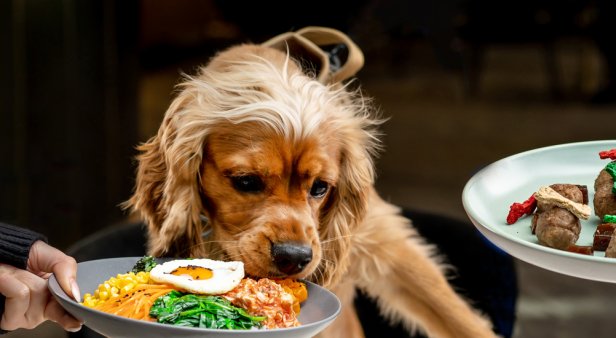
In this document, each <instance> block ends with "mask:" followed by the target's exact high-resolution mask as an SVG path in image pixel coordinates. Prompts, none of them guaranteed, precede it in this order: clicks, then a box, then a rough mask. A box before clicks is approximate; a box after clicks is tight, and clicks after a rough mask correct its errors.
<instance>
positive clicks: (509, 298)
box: [67, 210, 518, 338]
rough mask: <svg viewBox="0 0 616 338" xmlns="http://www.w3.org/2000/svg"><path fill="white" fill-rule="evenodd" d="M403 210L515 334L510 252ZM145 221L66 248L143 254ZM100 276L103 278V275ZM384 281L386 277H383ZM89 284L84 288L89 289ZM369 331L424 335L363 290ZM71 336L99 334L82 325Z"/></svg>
mask: <svg viewBox="0 0 616 338" xmlns="http://www.w3.org/2000/svg"><path fill="white" fill-rule="evenodd" d="M404 215H405V216H406V217H409V218H410V219H412V220H413V224H414V226H415V227H416V228H417V229H418V231H419V233H420V234H421V235H422V236H424V237H425V238H426V239H427V240H428V242H431V243H433V244H435V245H437V247H438V249H439V250H440V252H441V253H442V254H443V255H444V256H445V262H446V263H448V264H451V265H452V266H453V267H454V268H455V274H454V275H453V276H451V282H452V284H453V285H454V287H455V289H456V290H457V291H458V292H460V293H461V294H462V295H463V296H464V297H466V298H467V299H469V300H470V301H471V302H473V304H474V305H475V306H476V307H477V308H478V309H479V310H480V311H482V312H483V313H485V314H486V315H488V316H489V317H490V319H491V320H492V322H493V323H494V326H495V330H496V332H497V333H498V334H500V335H501V336H502V337H504V338H509V337H511V336H512V333H513V327H514V323H515V307H516V299H517V294H518V288H517V276H516V272H515V265H514V261H513V259H512V257H511V256H509V255H508V254H506V253H504V252H502V251H501V250H500V249H498V248H496V247H494V246H493V245H492V244H491V243H489V242H487V240H486V239H485V238H484V237H483V236H482V235H481V234H480V233H479V232H478V231H477V230H476V229H475V228H474V227H473V226H472V225H471V224H470V223H468V222H462V221H459V220H455V219H452V218H448V217H443V216H440V215H434V214H430V213H425V212H420V211H411V210H405V211H404ZM145 229H146V228H145V225H144V224H143V223H138V222H137V223H125V224H119V225H114V226H110V227H108V228H106V229H103V230H101V231H99V232H97V233H94V234H92V235H91V236H88V237H86V238H84V239H82V240H80V241H79V242H77V243H75V244H74V245H73V246H71V247H70V248H69V249H68V250H67V254H69V255H71V256H73V257H74V258H75V259H76V260H77V261H78V262H82V261H87V260H94V259H102V258H111V257H140V256H143V255H145V253H146V246H145V243H146V232H145ZM101 282H102V281H101ZM384 283H386V281H384ZM88 291H91V290H82V292H84V293H85V292H88ZM355 306H356V308H357V311H358V314H359V317H360V321H361V323H362V324H363V326H364V330H365V332H366V337H367V338H370V337H390V338H404V337H409V338H411V337H412V338H420V337H423V336H422V335H420V334H417V335H409V334H408V333H406V331H404V329H403V328H402V327H401V326H399V325H391V324H390V323H389V322H388V321H387V320H385V319H383V318H382V317H381V316H380V315H379V312H378V308H377V306H376V304H375V303H374V302H373V301H372V300H371V299H369V298H368V297H366V296H365V295H363V294H361V293H359V294H358V297H357V299H356V301H355ZM69 337H71V338H100V337H103V336H101V335H99V334H98V333H96V332H94V331H92V330H90V329H89V328H88V327H86V326H84V327H83V329H82V330H81V331H79V332H77V333H70V334H69Z"/></svg>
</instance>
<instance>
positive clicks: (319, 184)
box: [310, 178, 329, 198]
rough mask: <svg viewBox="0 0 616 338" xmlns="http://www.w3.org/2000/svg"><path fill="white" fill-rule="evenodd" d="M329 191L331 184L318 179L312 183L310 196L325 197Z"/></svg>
mask: <svg viewBox="0 0 616 338" xmlns="http://www.w3.org/2000/svg"><path fill="white" fill-rule="evenodd" d="M327 189H329V184H327V182H323V181H321V180H320V179H318V178H317V179H316V180H314V182H313V183H312V187H310V196H312V197H316V198H320V197H323V196H325V193H327Z"/></svg>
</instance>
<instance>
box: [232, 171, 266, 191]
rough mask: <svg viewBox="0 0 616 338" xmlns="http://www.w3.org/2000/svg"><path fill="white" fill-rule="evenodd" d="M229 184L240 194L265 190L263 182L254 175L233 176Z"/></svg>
mask: <svg viewBox="0 0 616 338" xmlns="http://www.w3.org/2000/svg"><path fill="white" fill-rule="evenodd" d="M231 182H233V187H234V188H235V190H237V191H241V192H261V191H263V189H265V184H264V183H263V180H262V179H261V177H259V176H256V175H245V176H234V177H231Z"/></svg>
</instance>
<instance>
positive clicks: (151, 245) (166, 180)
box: [123, 88, 205, 257]
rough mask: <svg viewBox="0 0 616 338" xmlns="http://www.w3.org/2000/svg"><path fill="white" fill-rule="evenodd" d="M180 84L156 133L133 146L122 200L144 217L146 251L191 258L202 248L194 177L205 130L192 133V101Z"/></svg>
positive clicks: (156, 254)
mask: <svg viewBox="0 0 616 338" xmlns="http://www.w3.org/2000/svg"><path fill="white" fill-rule="evenodd" d="M184 89H185V90H182V91H181V92H180V93H179V95H178V96H177V97H176V98H175V100H174V101H173V102H172V104H171V105H170V106H169V108H168V110H167V112H166V113H165V117H164V120H163V122H162V124H161V126H160V129H159V130H158V134H157V135H156V136H155V137H153V138H151V139H150V140H148V141H147V142H146V143H143V144H141V145H140V146H139V147H138V148H137V149H138V151H139V152H140V154H139V155H138V156H137V160H138V169H137V176H136V183H135V189H134V193H133V196H132V197H131V198H130V199H129V200H128V201H126V202H125V203H124V204H123V207H124V208H131V209H132V211H133V212H137V213H139V214H140V216H141V217H143V218H144V220H145V221H146V223H147V226H148V254H149V255H153V256H155V257H164V256H176V257H189V256H194V255H195V254H198V252H199V250H201V248H202V237H201V233H202V224H201V216H200V215H201V199H200V195H199V182H198V180H199V179H198V176H199V170H200V166H201V163H202V156H203V150H202V146H203V142H204V141H203V140H204V139H205V134H204V133H203V134H202V135H198V134H195V132H194V130H193V128H191V126H190V125H187V123H186V121H187V118H186V117H185V116H184V117H183V115H186V112H185V111H184V110H185V109H184V108H185V107H186V106H187V105H188V102H189V101H190V100H192V97H191V93H190V92H189V90H186V88H184ZM187 135H190V137H187ZM195 136H196V137H195Z"/></svg>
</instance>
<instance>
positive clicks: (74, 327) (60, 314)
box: [45, 297, 81, 332]
mask: <svg viewBox="0 0 616 338" xmlns="http://www.w3.org/2000/svg"><path fill="white" fill-rule="evenodd" d="M45 318H47V319H49V320H52V321H54V322H56V323H58V324H60V326H62V327H63V328H64V329H65V330H66V331H71V332H77V331H79V330H80V329H81V322H80V321H79V320H78V319H76V318H74V317H73V316H71V315H70V314H69V313H68V312H66V311H65V310H64V308H62V306H61V305H60V304H59V303H58V302H57V301H56V299H55V298H53V297H50V298H49V303H47V307H46V308H45Z"/></svg>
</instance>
